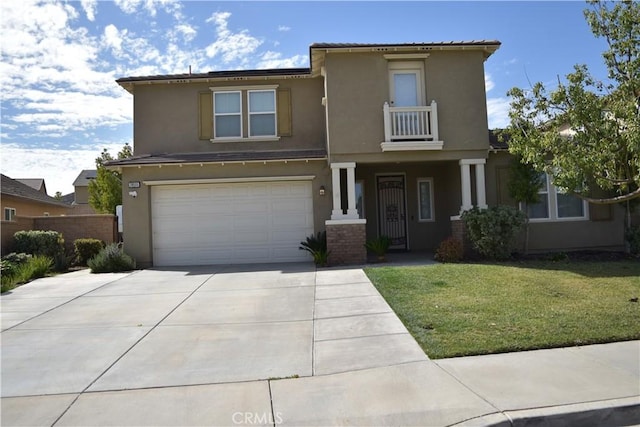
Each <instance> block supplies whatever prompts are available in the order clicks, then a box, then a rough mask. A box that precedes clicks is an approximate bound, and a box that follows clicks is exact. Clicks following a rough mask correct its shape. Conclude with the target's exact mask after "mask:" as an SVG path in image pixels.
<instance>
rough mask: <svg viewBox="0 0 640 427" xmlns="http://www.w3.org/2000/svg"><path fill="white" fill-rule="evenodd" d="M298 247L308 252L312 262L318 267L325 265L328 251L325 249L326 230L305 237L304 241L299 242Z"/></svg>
mask: <svg viewBox="0 0 640 427" xmlns="http://www.w3.org/2000/svg"><path fill="white" fill-rule="evenodd" d="M298 249H301V250H304V251H307V252H309V253H310V254H311V255H312V256H313V262H314V263H315V264H316V265H317V266H318V267H324V266H326V265H327V261H328V259H329V251H328V250H327V232H326V231H318V233H317V234H315V235H313V234H312V235H311V236H309V237H307V239H306V240H305V241H304V242H300V247H298Z"/></svg>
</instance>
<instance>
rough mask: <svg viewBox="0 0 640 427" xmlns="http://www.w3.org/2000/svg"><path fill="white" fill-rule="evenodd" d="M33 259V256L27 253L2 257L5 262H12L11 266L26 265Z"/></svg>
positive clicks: (12, 253)
mask: <svg viewBox="0 0 640 427" xmlns="http://www.w3.org/2000/svg"><path fill="white" fill-rule="evenodd" d="M29 258H31V255H29V254H25V253H15V252H11V253H10V254H7V255H5V256H3V257H2V260H3V261H7V262H10V263H11V264H22V263H25V262H27V261H28V260H29Z"/></svg>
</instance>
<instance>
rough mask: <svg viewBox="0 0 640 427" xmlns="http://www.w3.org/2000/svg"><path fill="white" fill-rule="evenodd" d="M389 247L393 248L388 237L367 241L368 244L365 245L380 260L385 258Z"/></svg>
mask: <svg viewBox="0 0 640 427" xmlns="http://www.w3.org/2000/svg"><path fill="white" fill-rule="evenodd" d="M389 246H391V238H390V237H388V236H380V237H376V238H375V239H371V240H367V243H365V244H364V247H365V248H367V250H369V251H371V252H373V253H374V254H376V255H377V256H378V258H384V255H385V254H386V253H387V251H388V250H389Z"/></svg>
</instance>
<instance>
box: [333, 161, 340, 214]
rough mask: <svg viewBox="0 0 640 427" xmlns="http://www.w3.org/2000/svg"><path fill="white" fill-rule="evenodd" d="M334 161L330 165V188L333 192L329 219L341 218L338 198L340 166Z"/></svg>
mask: <svg viewBox="0 0 640 427" xmlns="http://www.w3.org/2000/svg"><path fill="white" fill-rule="evenodd" d="M334 165H336V166H337V164H336V163H334V164H332V165H331V188H332V194H333V210H332V211H331V219H340V218H342V206H341V204H342V203H341V200H340V168H339V167H334Z"/></svg>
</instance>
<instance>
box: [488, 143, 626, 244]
mask: <svg viewBox="0 0 640 427" xmlns="http://www.w3.org/2000/svg"><path fill="white" fill-rule="evenodd" d="M511 160H512V157H511V156H510V155H509V154H508V153H507V152H498V153H491V154H490V155H489V158H488V161H487V166H486V183H487V184H486V188H487V203H488V204H489V205H490V206H493V205H496V204H498V203H500V202H503V203H502V204H507V205H512V206H515V202H513V201H512V200H508V197H505V195H506V194H507V190H506V180H507V179H508V171H509V163H510V162H511ZM501 194H502V196H501ZM594 209H601V208H597V207H594V206H591V205H590V206H589V211H590V212H589V214H590V218H594V217H595V216H594ZM521 247H523V246H521ZM577 249H612V250H622V249H624V209H623V208H622V207H621V205H614V206H611V207H610V217H609V219H604V220H592V219H590V220H578V221H548V222H532V223H531V225H530V231H529V250H530V251H565V250H577Z"/></svg>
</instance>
